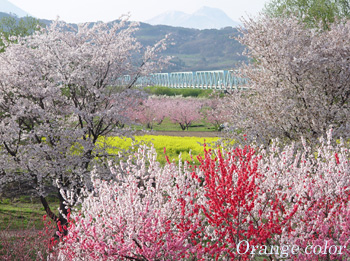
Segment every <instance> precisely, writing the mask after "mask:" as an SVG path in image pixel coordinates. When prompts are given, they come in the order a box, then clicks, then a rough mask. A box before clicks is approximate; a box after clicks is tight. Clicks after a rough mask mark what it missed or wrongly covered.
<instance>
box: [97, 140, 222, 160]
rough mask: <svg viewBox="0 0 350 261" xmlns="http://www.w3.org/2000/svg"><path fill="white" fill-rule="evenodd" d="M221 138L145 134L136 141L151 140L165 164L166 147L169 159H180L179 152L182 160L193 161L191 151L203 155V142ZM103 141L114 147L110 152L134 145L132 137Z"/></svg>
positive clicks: (208, 142) (159, 157)
mask: <svg viewBox="0 0 350 261" xmlns="http://www.w3.org/2000/svg"><path fill="white" fill-rule="evenodd" d="M218 140H219V138H212V137H208V138H203V137H178V136H163V135H157V136H156V135H144V136H136V137H135V141H134V143H141V142H146V143H147V142H149V143H151V144H153V146H154V148H155V149H156V151H157V154H158V155H157V159H158V161H159V162H160V163H162V164H164V163H165V162H166V160H165V156H164V147H165V148H166V154H167V156H168V157H169V159H170V160H171V161H172V160H173V159H175V160H178V157H179V154H180V153H181V157H182V160H188V161H191V157H190V155H189V153H190V151H191V154H192V155H193V157H194V158H195V156H197V155H199V154H201V155H203V146H202V145H201V144H203V143H207V144H210V143H214V142H216V141H218ZM101 142H103V143H105V144H107V145H108V146H111V147H113V149H110V150H109V152H110V153H113V152H114V153H116V152H117V151H118V150H119V149H125V150H127V149H128V148H129V147H130V146H131V145H132V139H131V138H125V139H123V138H119V137H107V138H106V139H104V140H101Z"/></svg>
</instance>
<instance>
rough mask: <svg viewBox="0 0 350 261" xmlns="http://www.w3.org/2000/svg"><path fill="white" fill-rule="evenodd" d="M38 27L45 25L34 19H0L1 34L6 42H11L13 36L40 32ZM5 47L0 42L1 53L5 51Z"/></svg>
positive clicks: (9, 17)
mask: <svg viewBox="0 0 350 261" xmlns="http://www.w3.org/2000/svg"><path fill="white" fill-rule="evenodd" d="M38 26H43V24H42V23H40V21H39V20H38V19H36V18H34V17H29V16H27V17H22V18H17V17H14V16H3V17H1V18H0V34H3V35H4V37H5V39H6V40H10V39H9V38H10V37H11V36H26V35H30V34H32V33H34V32H35V31H36V30H38ZM4 47H5V46H4V43H3V42H2V41H1V40H0V51H4Z"/></svg>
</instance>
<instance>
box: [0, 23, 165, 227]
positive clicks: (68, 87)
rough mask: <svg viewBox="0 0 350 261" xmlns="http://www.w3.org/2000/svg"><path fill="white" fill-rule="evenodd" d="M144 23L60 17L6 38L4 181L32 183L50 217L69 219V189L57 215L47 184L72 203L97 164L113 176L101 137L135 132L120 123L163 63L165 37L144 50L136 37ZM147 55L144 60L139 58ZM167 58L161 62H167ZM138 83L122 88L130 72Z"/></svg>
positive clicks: (0, 64) (0, 57) (0, 85)
mask: <svg viewBox="0 0 350 261" xmlns="http://www.w3.org/2000/svg"><path fill="white" fill-rule="evenodd" d="M136 26H137V24H134V23H130V22H128V21H127V18H122V19H121V20H120V21H119V22H115V23H113V24H105V23H96V24H92V25H91V24H79V25H78V26H77V27H72V26H70V25H68V24H66V23H64V22H60V21H56V22H54V23H52V24H51V25H50V26H49V27H47V28H45V29H44V28H42V29H41V30H40V31H39V32H35V33H34V34H33V35H31V36H24V37H18V38H17V39H16V41H15V42H5V45H6V51H5V52H3V53H1V54H0V118H1V123H0V141H1V147H0V150H1V156H0V166H1V169H0V173H1V176H0V183H1V184H2V185H3V184H6V183H9V182H13V181H16V180H23V179H24V180H28V181H29V182H30V183H31V184H32V186H33V187H34V188H35V189H36V190H37V192H38V195H39V196H40V198H41V201H42V203H43V206H44V208H45V210H46V212H47V213H48V215H49V216H50V217H51V218H53V219H55V220H57V219H59V220H60V221H61V223H62V224H63V223H65V222H66V220H65V215H66V214H67V210H66V207H67V206H66V204H68V202H67V203H64V199H63V198H62V195H61V193H58V197H59V199H60V215H59V217H57V216H56V215H55V214H54V213H53V212H52V211H51V209H50V207H49V205H48V204H47V202H46V200H45V196H46V191H45V188H46V187H47V186H52V185H53V186H55V187H57V188H58V189H59V190H61V191H62V192H63V193H65V192H67V191H69V192H70V193H72V195H74V196H72V197H71V199H72V200H71V201H70V202H69V204H71V205H74V204H75V202H74V198H76V196H77V195H79V193H80V191H81V189H82V188H84V187H86V186H89V182H90V180H91V179H90V173H91V170H92V166H93V165H96V164H97V165H98V166H99V167H98V168H99V170H100V175H101V177H106V178H107V177H111V173H110V171H109V169H108V168H106V167H104V166H106V158H108V156H109V155H108V153H107V152H106V147H105V146H101V145H99V143H98V139H99V137H101V136H105V135H108V134H111V133H113V134H114V135H122V134H127V133H128V132H129V131H127V130H121V129H118V128H116V125H117V124H118V122H122V121H124V122H125V120H127V117H126V115H125V111H126V110H127V108H129V107H130V106H136V103H138V101H139V98H140V97H141V96H140V95H139V94H138V92H137V91H135V90H133V89H132V88H131V87H132V85H133V84H134V82H135V81H136V79H137V77H139V76H140V75H143V74H147V73H149V72H150V70H152V68H154V66H156V65H157V64H160V63H158V62H157V61H156V59H155V58H156V56H157V53H158V51H159V50H161V49H163V48H164V46H165V44H164V41H163V40H162V41H161V42H159V43H157V44H156V45H155V46H152V47H147V48H144V49H143V48H142V47H141V46H140V44H139V43H137V42H136V40H135V38H133V36H132V35H133V33H134V31H135V30H136V29H137V27H136ZM137 52H143V58H142V59H141V60H140V61H136V60H134V59H132V58H133V57H134V56H135V53H137ZM160 61H161V60H160ZM126 74H127V75H130V76H131V80H130V82H129V83H127V85H126V86H119V88H115V87H116V86H117V84H118V82H120V79H121V78H122V77H123V76H124V75H126Z"/></svg>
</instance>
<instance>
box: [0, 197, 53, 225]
mask: <svg viewBox="0 0 350 261" xmlns="http://www.w3.org/2000/svg"><path fill="white" fill-rule="evenodd" d="M47 201H48V203H49V204H50V207H51V210H52V211H54V212H56V214H58V211H57V208H58V205H59V203H58V199H55V198H54V197H48V198H47ZM43 215H45V210H44V207H43V206H42V204H41V202H40V201H39V200H38V199H36V198H34V199H33V200H32V199H31V198H30V197H29V196H20V197H18V198H14V199H11V200H10V199H2V200H0V230H3V229H17V230H18V229H27V228H28V227H33V226H34V227H35V228H36V229H41V228H42V227H43V222H42V217H43Z"/></svg>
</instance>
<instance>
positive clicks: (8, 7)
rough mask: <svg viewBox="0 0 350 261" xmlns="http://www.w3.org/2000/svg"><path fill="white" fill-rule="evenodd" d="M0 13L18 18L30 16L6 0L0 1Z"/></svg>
mask: <svg viewBox="0 0 350 261" xmlns="http://www.w3.org/2000/svg"><path fill="white" fill-rule="evenodd" d="M0 12H3V13H8V14H15V15H16V16H18V17H23V16H30V14H28V13H27V12H26V11H24V10H22V9H21V8H19V7H17V6H16V5H14V4H12V3H11V2H9V1H7V0H0Z"/></svg>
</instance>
